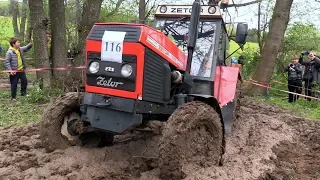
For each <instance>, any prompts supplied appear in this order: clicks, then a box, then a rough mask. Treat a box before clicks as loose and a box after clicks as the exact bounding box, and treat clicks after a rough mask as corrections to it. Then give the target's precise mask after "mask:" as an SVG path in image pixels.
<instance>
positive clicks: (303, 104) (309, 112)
mask: <svg viewBox="0 0 320 180" xmlns="http://www.w3.org/2000/svg"><path fill="white" fill-rule="evenodd" d="M254 99H255V100H256V101H259V102H265V103H268V104H273V105H276V106H277V107H279V108H281V109H285V110H288V111H290V112H292V113H293V114H295V115H298V116H301V117H306V118H310V119H313V120H319V117H320V103H319V102H317V101H315V100H312V101H310V102H309V101H306V100H305V99H304V98H301V99H299V100H298V101H297V102H296V103H292V104H291V103H289V102H288V100H287V99H286V98H284V97H278V96H272V97H270V98H267V99H266V98H262V97H255V98H254Z"/></svg>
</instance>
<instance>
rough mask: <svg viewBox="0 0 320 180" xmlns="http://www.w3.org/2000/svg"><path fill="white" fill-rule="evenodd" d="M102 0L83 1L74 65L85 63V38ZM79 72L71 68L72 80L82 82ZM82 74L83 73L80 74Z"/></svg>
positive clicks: (96, 17) (98, 11)
mask: <svg viewBox="0 0 320 180" xmlns="http://www.w3.org/2000/svg"><path fill="white" fill-rule="evenodd" d="M102 1H103V0H90V1H84V2H83V10H82V16H81V21H80V23H79V26H78V27H77V31H78V47H77V49H78V51H79V53H78V54H76V56H75V58H74V65H75V66H82V65H84V64H85V57H86V56H85V40H86V38H87V36H88V34H89V32H90V30H91V28H92V26H93V25H94V23H96V22H98V21H99V17H100V11H101V5H102ZM80 75H81V73H80V72H79V70H73V72H72V79H73V82H75V81H78V82H79V83H80V82H82V81H83V80H84V79H83V78H81V76H80ZM82 75H83V74H82Z"/></svg>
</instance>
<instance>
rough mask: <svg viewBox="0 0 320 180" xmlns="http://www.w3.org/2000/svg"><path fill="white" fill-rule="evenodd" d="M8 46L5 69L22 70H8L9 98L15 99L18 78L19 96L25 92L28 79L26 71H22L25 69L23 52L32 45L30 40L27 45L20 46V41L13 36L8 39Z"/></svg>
mask: <svg viewBox="0 0 320 180" xmlns="http://www.w3.org/2000/svg"><path fill="white" fill-rule="evenodd" d="M10 46H11V47H10V48H9V50H8V51H7V53H6V60H5V66H6V69H7V70H14V71H15V70H18V71H22V72H10V84H11V99H12V100H16V93H17V85H18V82H19V79H20V80H21V96H25V95H26V93H27V85H28V80H27V77H26V73H25V72H24V71H23V70H25V69H26V64H25V61H24V56H23V54H24V53H25V52H27V51H28V50H29V49H30V48H31V47H32V41H31V42H30V43H29V44H28V45H26V46H23V47H20V41H19V40H18V39H16V38H14V37H13V38H11V39H10Z"/></svg>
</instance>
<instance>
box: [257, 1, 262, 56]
mask: <svg viewBox="0 0 320 180" xmlns="http://www.w3.org/2000/svg"><path fill="white" fill-rule="evenodd" d="M257 40H258V45H259V52H260V54H262V39H261V2H259V4H258V30H257Z"/></svg>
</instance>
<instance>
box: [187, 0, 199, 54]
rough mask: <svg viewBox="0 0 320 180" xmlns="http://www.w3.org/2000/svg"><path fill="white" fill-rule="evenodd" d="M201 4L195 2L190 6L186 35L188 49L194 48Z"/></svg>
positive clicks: (197, 1) (197, 0)
mask: <svg viewBox="0 0 320 180" xmlns="http://www.w3.org/2000/svg"><path fill="white" fill-rule="evenodd" d="M200 11H201V4H200V1H199V0H195V1H194V2H193V4H192V12H191V18H190V25H189V33H188V48H194V47H195V45H196V41H197V38H198V27H199V20H200Z"/></svg>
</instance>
